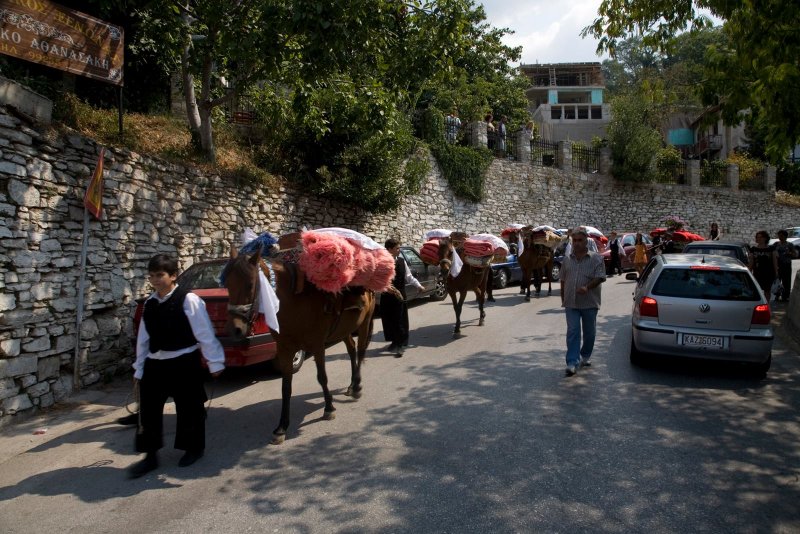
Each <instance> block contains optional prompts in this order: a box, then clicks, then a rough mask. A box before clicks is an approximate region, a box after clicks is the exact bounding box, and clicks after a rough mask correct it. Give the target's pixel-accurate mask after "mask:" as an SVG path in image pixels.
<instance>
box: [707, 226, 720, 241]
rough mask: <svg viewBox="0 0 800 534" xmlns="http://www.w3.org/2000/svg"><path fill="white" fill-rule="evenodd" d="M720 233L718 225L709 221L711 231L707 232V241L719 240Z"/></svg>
mask: <svg viewBox="0 0 800 534" xmlns="http://www.w3.org/2000/svg"><path fill="white" fill-rule="evenodd" d="M721 237H722V234H721V233H720V231H719V225H718V224H717V223H715V222H713V223H711V231H710V232H709V233H708V239H709V241H719V239H720V238H721Z"/></svg>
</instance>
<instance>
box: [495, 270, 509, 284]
mask: <svg viewBox="0 0 800 534" xmlns="http://www.w3.org/2000/svg"><path fill="white" fill-rule="evenodd" d="M494 287H495V289H505V288H506V287H508V272H506V270H505V269H500V272H498V273H497V276H496V277H495V279H494Z"/></svg>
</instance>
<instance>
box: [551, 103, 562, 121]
mask: <svg viewBox="0 0 800 534" xmlns="http://www.w3.org/2000/svg"><path fill="white" fill-rule="evenodd" d="M550 118H551V119H553V120H558V119H560V118H561V106H553V107H552V108H550Z"/></svg>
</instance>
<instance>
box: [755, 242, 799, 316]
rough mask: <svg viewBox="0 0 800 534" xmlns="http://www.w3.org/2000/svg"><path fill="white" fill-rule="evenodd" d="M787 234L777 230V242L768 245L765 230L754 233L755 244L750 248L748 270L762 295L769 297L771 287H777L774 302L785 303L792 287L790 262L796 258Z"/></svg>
mask: <svg viewBox="0 0 800 534" xmlns="http://www.w3.org/2000/svg"><path fill="white" fill-rule="evenodd" d="M788 237H789V233H788V232H787V231H786V230H778V242H777V243H773V244H772V245H770V244H769V241H770V236H769V233H767V231H766V230H760V231H758V232H756V244H755V246H753V247H751V248H750V252H751V254H752V262H751V265H750V270H752V271H753V276H755V277H756V280H757V281H758V285H759V286H761V289H762V291H764V294H765V295H767V296H769V295H771V294H772V292H773V286H774V285H775V284H776V282H779V284H778V286H777V291H778V292H777V293H776V295H775V299H776V300H781V301H784V302H787V301H788V300H789V295H790V293H791V287H792V260H793V259H794V258H796V257H797V249H796V248H795V247H794V245H793V244H791V243H789V242H788V241H787V240H786V239H787V238H788Z"/></svg>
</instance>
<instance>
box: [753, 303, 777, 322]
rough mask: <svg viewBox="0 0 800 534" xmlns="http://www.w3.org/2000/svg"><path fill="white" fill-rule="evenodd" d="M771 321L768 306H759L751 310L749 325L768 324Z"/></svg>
mask: <svg viewBox="0 0 800 534" xmlns="http://www.w3.org/2000/svg"><path fill="white" fill-rule="evenodd" d="M771 319H772V313H771V312H770V310H769V304H759V305H758V306H756V307H755V308H753V319H752V320H751V321H750V323H751V324H769V322H770V320H771Z"/></svg>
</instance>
